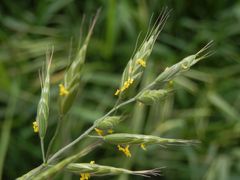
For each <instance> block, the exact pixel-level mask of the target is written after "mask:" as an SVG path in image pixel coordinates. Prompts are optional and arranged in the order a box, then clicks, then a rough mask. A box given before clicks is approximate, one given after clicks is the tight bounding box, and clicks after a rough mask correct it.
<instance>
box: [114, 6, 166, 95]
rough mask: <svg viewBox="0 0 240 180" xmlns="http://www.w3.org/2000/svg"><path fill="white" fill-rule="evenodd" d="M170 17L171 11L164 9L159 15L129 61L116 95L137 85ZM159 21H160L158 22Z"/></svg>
mask: <svg viewBox="0 0 240 180" xmlns="http://www.w3.org/2000/svg"><path fill="white" fill-rule="evenodd" d="M168 17H169V11H168V10H167V9H164V10H163V11H162V13H161V14H160V16H159V19H158V20H157V22H156V23H155V25H154V26H153V28H152V29H151V30H150V32H149V33H148V34H147V35H146V37H145V39H144V41H143V42H142V44H141V46H140V47H139V48H138V50H137V51H136V53H135V54H134V56H133V57H132V58H131V59H130V60H129V61H128V64H127V66H126V67H125V69H124V72H123V75H122V80H121V84H120V88H119V89H118V90H117V91H116V93H115V95H118V94H120V95H121V94H123V93H125V90H126V89H127V88H128V87H129V86H130V85H131V84H132V83H134V86H136V85H137V82H138V81H139V79H140V78H141V76H142V73H143V71H144V67H145V66H146V64H147V60H148V58H149V56H150V54H151V53H152V49H153V46H154V44H155V41H156V39H157V37H158V35H159V34H160V32H161V31H162V28H163V26H164V25H165V23H166V21H167V19H168ZM158 21H159V22H158Z"/></svg>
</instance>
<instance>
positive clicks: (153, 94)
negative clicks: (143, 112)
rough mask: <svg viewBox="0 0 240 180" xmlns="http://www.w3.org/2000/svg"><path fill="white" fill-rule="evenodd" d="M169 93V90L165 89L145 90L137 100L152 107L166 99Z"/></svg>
mask: <svg viewBox="0 0 240 180" xmlns="http://www.w3.org/2000/svg"><path fill="white" fill-rule="evenodd" d="M169 92H170V91H169V90H163V89H160V90H145V91H143V92H142V93H141V94H140V95H139V96H138V97H137V100H138V101H140V102H142V103H144V104H147V105H151V104H153V103H155V102H157V101H160V100H162V99H164V98H165V97H166V96H167V95H168V94H169Z"/></svg>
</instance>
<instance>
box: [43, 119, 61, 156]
mask: <svg viewBox="0 0 240 180" xmlns="http://www.w3.org/2000/svg"><path fill="white" fill-rule="evenodd" d="M62 120H63V116H62V115H60V116H59V119H58V122H57V128H56V129H55V132H54V135H53V137H52V139H51V141H50V143H49V145H48V148H47V154H46V158H47V159H48V158H49V155H50V153H51V149H52V146H53V143H54V141H55V139H56V138H57V136H58V133H59V131H60V127H61V125H62Z"/></svg>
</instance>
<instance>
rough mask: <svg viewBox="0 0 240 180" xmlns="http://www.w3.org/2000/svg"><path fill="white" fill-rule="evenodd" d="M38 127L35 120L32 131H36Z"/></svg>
mask: <svg viewBox="0 0 240 180" xmlns="http://www.w3.org/2000/svg"><path fill="white" fill-rule="evenodd" d="M38 131H39V127H38V123H37V121H34V122H33V132H35V133H38Z"/></svg>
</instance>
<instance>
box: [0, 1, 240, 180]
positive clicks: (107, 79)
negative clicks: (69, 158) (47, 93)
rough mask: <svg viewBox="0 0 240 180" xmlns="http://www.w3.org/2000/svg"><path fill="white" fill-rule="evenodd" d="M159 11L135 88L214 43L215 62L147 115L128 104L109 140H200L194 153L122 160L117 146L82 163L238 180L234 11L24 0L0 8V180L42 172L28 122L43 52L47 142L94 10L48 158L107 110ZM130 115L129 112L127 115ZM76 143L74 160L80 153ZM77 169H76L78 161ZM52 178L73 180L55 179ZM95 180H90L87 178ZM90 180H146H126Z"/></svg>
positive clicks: (238, 5)
mask: <svg viewBox="0 0 240 180" xmlns="http://www.w3.org/2000/svg"><path fill="white" fill-rule="evenodd" d="M165 6H168V8H169V9H172V12H171V16H170V18H169V20H168V22H167V24H166V26H165V28H164V30H163V32H162V33H161V34H160V36H159V38H158V40H157V42H156V45H155V47H154V50H153V53H152V55H151V57H150V59H149V63H148V68H147V69H146V72H145V74H144V77H143V81H142V83H141V86H142V87H143V86H145V85H146V84H148V83H149V82H150V81H151V80H152V79H154V77H156V76H157V75H158V74H159V73H160V72H162V71H163V70H164V69H165V68H166V67H167V66H170V65H172V64H174V63H176V62H178V61H179V60H181V59H182V58H184V57H186V56H188V55H190V54H193V53H195V52H197V51H198V50H199V49H200V48H201V47H202V46H203V45H204V44H206V43H207V42H209V41H210V40H214V42H215V45H214V48H213V49H214V51H215V54H214V55H213V56H211V57H210V58H208V59H206V60H203V61H201V62H200V63H198V64H197V65H196V66H194V68H193V69H191V70H190V71H189V72H187V73H186V74H184V75H183V76H181V77H178V78H177V79H175V81H174V88H175V90H174V93H172V94H171V95H170V96H169V97H168V98H166V100H165V101H162V102H159V103H158V104H156V105H154V106H151V107H147V106H141V107H139V106H138V105H131V106H129V107H128V108H127V109H124V111H123V113H126V112H128V113H129V114H128V116H127V118H126V120H125V121H124V122H122V123H121V124H120V125H119V126H118V127H117V128H116V129H115V131H116V132H131V133H143V134H153V135H158V136H162V137H170V138H185V139H199V140H201V141H202V144H201V145H199V146H197V147H191V148H189V147H169V148H167V149H164V148H160V147H158V146H151V147H148V150H147V151H146V152H144V151H142V150H141V149H139V148H135V149H134V148H133V149H132V150H133V154H134V156H133V157H132V158H130V159H129V158H126V157H124V155H123V154H122V153H120V152H118V151H117V148H116V147H113V146H111V145H104V146H102V147H101V148H99V149H98V150H95V151H94V152H92V153H91V154H89V155H87V156H86V157H84V158H83V159H82V161H84V162H89V161H90V160H95V161H96V163H99V164H104V165H112V166H116V167H124V168H129V169H133V170H136V169H150V168H155V167H162V166H165V167H167V168H165V169H164V170H163V176H162V177H157V178H156V177H155V178H152V179H166V180H167V179H184V180H186V179H192V180H198V179H206V180H215V179H218V180H237V179H240V116H239V114H240V111H239V110H240V48H239V45H240V26H239V24H240V2H239V1H237V0H236V1H227V0H217V1H211V0H202V1H197V0H195V1H194V0H191V1H177V0H176V1H160V0H151V1H147V0H133V1H128V0H119V1H117V0H96V1H90V0H89V1H87V0H85V1H77V0H75V1H74V0H39V1H33V0H23V1H9V0H1V2H0V128H1V132H0V138H1V139H0V176H1V177H2V179H3V180H8V179H15V178H16V177H18V176H20V175H22V174H23V173H26V172H27V171H29V170H30V169H32V168H34V167H36V166H38V165H39V164H40V163H41V161H42V160H41V150H40V143H39V139H38V136H37V135H36V134H34V133H33V130H32V121H34V119H35V115H36V108H37V104H38V100H39V97H40V83H39V78H38V71H39V69H40V68H41V67H42V65H43V62H44V60H45V53H46V50H47V49H48V48H49V47H51V46H52V45H54V49H55V51H54V57H53V66H52V67H53V68H52V70H53V72H52V77H51V80H52V83H51V113H50V120H49V121H50V122H49V129H48V138H47V139H46V143H47V142H49V139H50V137H51V136H52V134H53V131H54V129H55V126H56V122H57V114H58V103H57V96H58V83H59V82H60V81H61V80H62V77H63V73H64V68H65V67H66V66H67V65H68V64H69V61H70V60H71V59H72V58H74V55H75V50H76V48H77V47H78V42H79V39H80V36H81V33H80V29H81V22H82V19H83V16H84V15H85V22H84V23H83V27H82V32H83V33H82V37H84V35H85V34H86V32H87V30H88V28H89V24H90V22H91V20H92V18H93V16H94V14H95V13H96V11H97V9H98V8H100V7H101V9H102V11H101V14H100V17H99V19H98V22H97V25H96V27H95V30H94V34H93V36H92V39H91V42H90V45H89V49H88V53H87V58H86V65H85V67H84V72H83V76H82V82H81V86H80V93H79V96H78V98H77V100H76V103H75V104H74V107H73V108H72V109H71V112H70V113H69V115H68V116H67V118H66V122H65V124H64V127H62V129H61V135H60V136H59V137H58V141H57V142H56V146H55V150H56V149H58V148H59V147H60V146H63V145H64V144H66V143H68V142H70V141H71V140H73V139H74V138H76V137H77V136H78V135H79V134H81V133H82V132H83V131H84V129H86V128H87V127H89V126H90V125H91V124H92V123H93V121H94V120H95V119H97V118H99V117H100V116H101V115H103V114H104V113H105V112H106V111H107V110H108V109H110V108H111V107H112V106H113V105H114V103H115V100H116V97H114V96H113V94H114V92H115V90H116V88H117V87H118V85H119V82H120V78H121V73H122V71H123V69H124V67H125V65H126V64H127V62H128V60H129V58H130V57H131V55H132V52H133V50H134V47H135V44H136V39H137V37H138V35H139V33H140V32H142V37H143V36H144V34H145V33H146V31H147V28H148V24H149V21H150V18H151V16H152V14H153V13H154V14H153V18H152V22H154V21H155V20H156V18H157V15H158V13H159V12H160V11H161V9H162V8H163V7H165ZM130 112H131V113H130ZM86 143H87V142H83V143H79V144H78V145H77V146H75V149H73V150H72V151H71V152H72V153H73V152H75V151H77V150H79V149H83V148H84V147H85V144H86ZM82 161H81V162H82ZM55 179H63V180H70V179H79V176H77V175H72V174H69V173H66V172H64V173H60V174H58V175H57V176H56V177H55ZM93 179H95V178H93ZM96 179H118V180H127V179H140V180H141V179H144V178H142V177H133V176H117V177H103V178H96Z"/></svg>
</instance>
